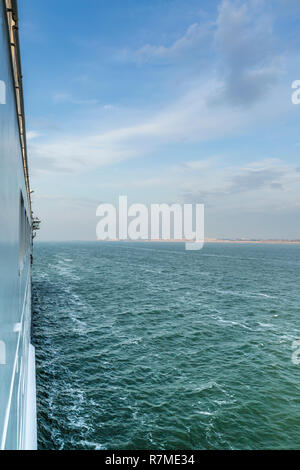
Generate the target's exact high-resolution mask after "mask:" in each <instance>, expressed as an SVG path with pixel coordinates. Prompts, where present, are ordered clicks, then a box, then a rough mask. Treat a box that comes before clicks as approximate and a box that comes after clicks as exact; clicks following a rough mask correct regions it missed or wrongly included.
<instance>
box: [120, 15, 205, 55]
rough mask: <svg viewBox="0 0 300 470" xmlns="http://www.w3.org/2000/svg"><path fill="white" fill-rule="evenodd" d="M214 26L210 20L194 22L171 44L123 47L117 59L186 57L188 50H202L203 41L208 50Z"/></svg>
mask: <svg viewBox="0 0 300 470" xmlns="http://www.w3.org/2000/svg"><path fill="white" fill-rule="evenodd" d="M212 28H213V24H212V23H209V22H207V23H203V24H198V23H193V24H191V25H190V26H189V27H188V28H187V30H186V32H185V33H184V35H183V36H182V37H180V38H178V39H177V40H176V41H174V42H173V43H172V44H171V45H169V46H164V45H156V46H155V45H151V44H146V45H145V46H142V47H141V48H140V49H137V50H135V51H133V50H130V49H123V50H122V51H119V53H118V54H117V59H118V60H120V61H125V62H136V63H139V64H142V63H145V62H161V61H170V60H171V61H173V60H176V59H178V58H180V57H184V55H185V54H186V53H187V52H188V51H191V50H195V48H197V49H198V51H200V47H199V46H200V44H201V43H202V44H203V47H204V50H206V49H207V44H209V41H208V37H209V35H210V34H211V32H212ZM205 43H206V47H205Z"/></svg>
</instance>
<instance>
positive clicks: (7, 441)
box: [0, 0, 31, 449]
mask: <svg viewBox="0 0 300 470" xmlns="http://www.w3.org/2000/svg"><path fill="white" fill-rule="evenodd" d="M29 211H30V209H29V204H28V195H27V192H26V185H25V177H24V168H23V160H22V152H21V142H20V133H19V124H18V116H17V107H16V97H15V90H14V80H13V72H12V63H11V57H10V45H9V36H8V30H7V21H6V12H5V2H4V0H0V448H2V449H3V448H6V449H16V448H20V445H21V441H22V434H21V431H20V430H22V428H23V427H24V423H23V421H24V412H25V410H24V409H23V408H24V398H23V395H24V396H25V395H26V378H25V377H26V363H27V362H28V354H29V343H30V317H31V316H30V287H31V286H30V283H31V279H30V277H31V272H30V271H31V268H30V254H31V215H30V212H29Z"/></svg>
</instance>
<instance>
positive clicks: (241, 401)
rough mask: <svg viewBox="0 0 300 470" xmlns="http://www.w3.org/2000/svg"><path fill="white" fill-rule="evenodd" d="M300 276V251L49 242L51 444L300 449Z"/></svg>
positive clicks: (44, 286) (41, 414)
mask: <svg viewBox="0 0 300 470" xmlns="http://www.w3.org/2000/svg"><path fill="white" fill-rule="evenodd" d="M299 274H300V245H297V246H296V245H284V244H278V245H265V244H229V243H226V244H225V243H209V244H206V245H205V246H204V248H203V250H201V251H185V248H184V244H182V243H157V242H153V243H152V242H136V243H134V242H130V243H129V242H123V243H122V242H114V243H109V242H98V243H97V242H95V243H94V242H90V243H86V242H78V243H77V242H76V243H75V242H74V243H36V244H35V248H34V269H33V332H32V334H33V342H34V345H35V347H36V357H37V399H38V403H37V410H38V439H39V448H40V449H88V450H93V449H94V450H101V449H107V450H111V449H116V450H121V449H122V450H130V449H135V450H140V449H148V450H151V449H160V450H174V449H180V450H183V449H192V450H196V449H200V450H201V449H300V345H299V344H300V343H297V342H296V341H297V340H300V283H299ZM297 344H298V346H297ZM297 348H298V349H297Z"/></svg>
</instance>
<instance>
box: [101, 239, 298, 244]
mask: <svg viewBox="0 0 300 470" xmlns="http://www.w3.org/2000/svg"><path fill="white" fill-rule="evenodd" d="M98 241H100V242H101V241H106V242H123V243H133V242H139V243H140V242H145V243H151V242H152V243H187V242H194V241H195V240H186V239H181V240H160V239H159V240H119V239H115V240H98ZM205 243H236V244H249V243H251V244H264V245H300V239H299V240H284V239H282V240H280V239H265V240H264V239H247V238H241V239H240V238H236V239H230V238H205Z"/></svg>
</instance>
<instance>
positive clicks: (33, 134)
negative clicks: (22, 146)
mask: <svg viewBox="0 0 300 470" xmlns="http://www.w3.org/2000/svg"><path fill="white" fill-rule="evenodd" d="M41 135H42V134H40V133H39V132H36V131H27V132H26V138H27V140H33V139H37V138H38V137H41Z"/></svg>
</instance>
